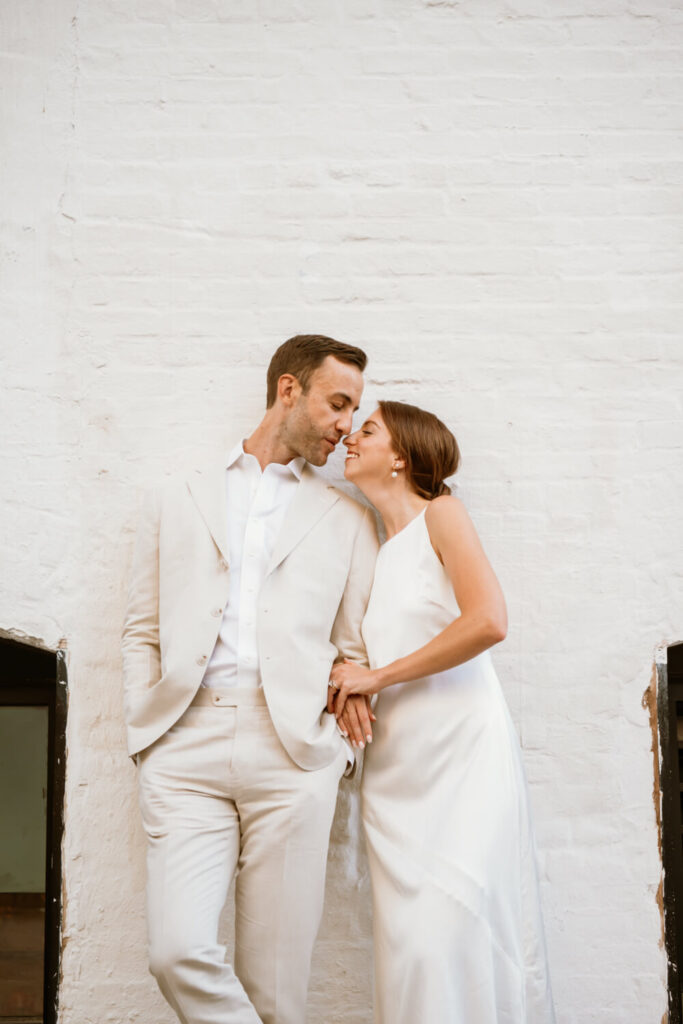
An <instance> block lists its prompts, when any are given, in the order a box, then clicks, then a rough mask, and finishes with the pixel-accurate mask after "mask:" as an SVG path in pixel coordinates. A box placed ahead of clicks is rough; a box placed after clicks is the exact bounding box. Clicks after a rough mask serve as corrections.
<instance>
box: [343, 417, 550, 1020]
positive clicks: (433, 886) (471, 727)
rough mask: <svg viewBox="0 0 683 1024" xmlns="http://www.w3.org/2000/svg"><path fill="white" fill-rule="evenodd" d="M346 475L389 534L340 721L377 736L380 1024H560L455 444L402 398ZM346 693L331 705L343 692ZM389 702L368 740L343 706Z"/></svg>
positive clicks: (372, 766)
mask: <svg viewBox="0 0 683 1024" xmlns="http://www.w3.org/2000/svg"><path fill="white" fill-rule="evenodd" d="M345 444H346V446H347V449H348V455H347V459H346V468H345V475H346V477H347V479H349V480H352V481H353V482H354V483H355V484H357V486H358V487H359V488H360V489H361V490H362V491H363V493H364V494H365V495H366V496H367V497H368V498H369V500H370V501H372V502H373V504H374V505H375V507H376V508H377V510H378V511H379V513H380V515H381V516H382V519H383V520H384V525H385V527H386V532H387V540H386V543H385V544H384V545H383V546H382V548H381V549H380V552H379V556H378V560H377V567H376V570H375V580H374V584H373V589H372V594H371V597H370V602H369V604H368V609H367V613H366V615H365V619H364V622H363V637H364V640H365V644H366V647H367V651H368V657H369V662H370V668H369V669H367V668H364V667H362V666H360V665H357V664H354V663H352V662H348V661H345V662H344V663H342V664H339V665H336V666H335V667H334V669H333V671H332V676H331V684H330V685H331V687H332V690H331V698H330V708H332V707H333V706H334V711H335V713H336V715H337V717H338V719H340V722H341V723H342V727H343V731H346V732H347V733H348V734H349V735H350V736H351V738H352V740H353V741H354V742H356V743H358V745H359V746H363V745H364V741H366V740H367V741H368V746H367V750H366V756H365V766H364V773H363V782H362V807H363V822H364V825H365V834H366V838H367V846H368V856H369V862H370V872H371V879H372V891H373V903H374V915H375V916H374V922H375V923H374V939H375V1020H376V1021H377V1022H379V1024H549V1022H551V1021H553V1020H554V1014H553V1007H552V998H551V994H550V986H549V981H548V975H547V969H546V959H545V946H544V939H543V924H542V920H541V914H540V905H539V900H538V883H537V878H536V868H535V863H534V850H533V837H532V832H531V826H530V820H529V811H528V806H527V793H526V783H525V779H524V770H523V767H522V761H521V755H520V750H519V745H518V742H517V737H516V735H515V732H514V729H513V726H512V723H511V720H510V717H509V713H508V710H507V706H506V704H505V700H504V698H503V695H502V692H501V690H500V686H499V683H498V680H497V678H496V674H495V671H494V669H493V665H492V663H491V660H490V656H489V653H488V648H490V647H491V646H493V644H495V643H498V642H499V641H500V640H502V639H503V638H504V636H505V632H506V625H507V623H506V610H505V602H504V599H503V595H502V592H501V589H500V586H499V584H498V581H497V579H496V577H495V575H494V573H493V570H492V569H491V566H490V565H489V562H488V560H487V558H486V555H485V554H484V551H483V549H482V547H481V544H480V542H479V539H478V537H477V534H476V532H475V530H474V527H473V525H472V523H471V521H470V519H469V516H468V515H467V512H466V511H465V508H464V506H463V505H462V504H461V502H460V501H458V500H457V499H456V498H453V497H450V496H449V495H450V491H449V488H448V487H447V486H446V484H445V483H444V478H445V477H447V476H450V475H451V474H452V473H454V472H455V470H456V469H457V466H458V461H459V452H458V446H457V443H456V441H455V438H454V437H453V435H452V434H451V433H450V431H449V430H448V429H447V428H446V427H445V426H444V424H443V423H441V421H440V420H438V419H437V418H436V416H433V415H432V414H431V413H428V412H424V411H423V410H421V409H418V408H416V407H415V406H412V405H406V404H403V403H399V402H380V403H379V409H378V410H377V411H376V412H375V413H373V415H372V416H371V417H370V418H369V419H368V420H366V422H365V423H364V424H363V426H362V427H361V429H360V430H358V431H356V432H355V433H354V434H351V435H349V437H348V438H347V439H346V442H345ZM335 691H336V692H335ZM351 693H355V694H365V695H366V696H367V697H370V696H371V695H374V694H379V699H378V702H377V705H376V708H375V711H376V715H377V719H376V724H375V725H374V735H373V734H371V731H370V729H371V727H370V726H369V715H363V716H361V717H362V720H361V718H359V717H358V716H357V715H355V713H354V714H353V718H352V717H351V714H352V711H351V704H349V705H348V707H347V709H346V710H345V704H346V698H347V697H348V695H349V694H351Z"/></svg>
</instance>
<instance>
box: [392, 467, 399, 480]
mask: <svg viewBox="0 0 683 1024" xmlns="http://www.w3.org/2000/svg"><path fill="white" fill-rule="evenodd" d="M391 475H392V477H393V478H394V480H395V479H396V477H397V476H398V473H397V472H396V470H395V469H392V471H391Z"/></svg>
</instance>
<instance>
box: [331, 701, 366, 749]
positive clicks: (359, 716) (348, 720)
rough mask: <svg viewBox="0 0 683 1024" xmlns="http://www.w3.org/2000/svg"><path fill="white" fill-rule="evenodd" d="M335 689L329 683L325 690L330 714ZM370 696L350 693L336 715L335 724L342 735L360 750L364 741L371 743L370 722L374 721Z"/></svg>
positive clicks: (332, 707) (333, 711)
mask: <svg viewBox="0 0 683 1024" xmlns="http://www.w3.org/2000/svg"><path fill="white" fill-rule="evenodd" d="M336 695H337V691H336V690H335V689H334V687H333V686H332V685H330V687H329V689H328V691H327V710H328V711H329V712H330V714H331V715H333V714H335V707H334V703H335V697H336ZM376 721H377V719H376V718H375V716H374V714H373V712H372V708H371V706H370V698H369V697H362V696H360V695H356V694H352V695H351V696H350V697H347V699H346V703H345V706H344V710H343V711H342V714H341V716H340V717H337V724H338V725H339V728H340V730H341V733H342V736H346V737H347V739H348V740H350V742H351V745H352V746H354V747H360V748H361V750H362V749H363V747H364V746H365V744H366V743H372V723H373V722H376Z"/></svg>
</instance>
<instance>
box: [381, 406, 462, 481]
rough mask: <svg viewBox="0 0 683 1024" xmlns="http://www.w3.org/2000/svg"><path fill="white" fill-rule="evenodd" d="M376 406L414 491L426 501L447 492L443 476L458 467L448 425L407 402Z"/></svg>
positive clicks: (454, 441) (451, 473)
mask: <svg viewBox="0 0 683 1024" xmlns="http://www.w3.org/2000/svg"><path fill="white" fill-rule="evenodd" d="M379 409H380V412H381V414H382V419H383V420H384V424H385V426H386V428H387V430H388V431H389V434H390V436H391V440H392V442H393V444H394V447H395V449H396V454H397V455H398V457H399V458H400V459H403V460H404V462H405V464H406V468H405V473H406V479H407V480H408V482H409V483H410V485H411V486H412V488H413V490H414V491H415V493H416V494H419V495H420V497H422V498H427V500H428V501H431V499H432V498H438V497H439V495H441V494H450V493H451V489H450V487H449V486H448V485H447V484H445V483H444V479H445V477H447V476H452V475H453V473H455V471H456V470H457V468H458V465H459V463H460V449H459V448H458V442H457V441H456V440H455V438H454V436H453V434H452V433H451V432H450V430H449V429H448V427H447V426H446V425H445V424H444V423H442V422H441V420H440V419H439V418H438V416H435V415H434V413H432V412H426V411H425V410H424V409H419V408H418V407H417V406H416V405H409V404H408V403H407V402H380V403H379Z"/></svg>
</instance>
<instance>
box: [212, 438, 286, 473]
mask: <svg viewBox="0 0 683 1024" xmlns="http://www.w3.org/2000/svg"><path fill="white" fill-rule="evenodd" d="M247 457H248V452H245V450H244V441H238V442H237V444H236V445H235V447H234V448H233V449H232V451H231V452H230V454H229V455H228V461H227V463H226V468H227V469H230V468H231V466H235V465H236V464H237V463H238V462H239V460H240V459H242V458H247ZM251 457H252V458H254V456H253V455H252V456H251ZM305 462H306V460H305V458H304V457H303V455H299V456H297V457H296V458H295V459H290V460H289V462H287V463H284V464H283V463H281V462H271V463H269V465H270V466H279V467H280V468H281V469H286V470H289V472H290V473H291V474H292V476H295V477H296V479H297V480H301V474H302V473H303V470H304V463H305ZM267 468H268V466H266V469H267Z"/></svg>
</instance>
